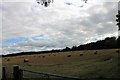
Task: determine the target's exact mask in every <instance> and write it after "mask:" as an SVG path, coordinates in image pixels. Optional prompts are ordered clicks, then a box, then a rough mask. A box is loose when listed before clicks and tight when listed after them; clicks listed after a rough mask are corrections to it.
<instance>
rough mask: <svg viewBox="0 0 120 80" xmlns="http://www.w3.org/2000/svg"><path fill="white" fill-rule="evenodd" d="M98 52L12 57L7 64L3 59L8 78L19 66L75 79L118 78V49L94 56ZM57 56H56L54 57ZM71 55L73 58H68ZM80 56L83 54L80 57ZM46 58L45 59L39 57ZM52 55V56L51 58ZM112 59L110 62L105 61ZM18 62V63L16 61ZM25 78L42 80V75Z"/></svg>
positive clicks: (101, 51)
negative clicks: (17, 65)
mask: <svg viewBox="0 0 120 80" xmlns="http://www.w3.org/2000/svg"><path fill="white" fill-rule="evenodd" d="M95 51H96V50H88V51H72V52H61V53H53V54H36V55H35V54H34V55H27V56H17V57H11V58H10V59H11V61H10V62H7V61H5V60H6V59H3V61H4V62H3V65H4V66H6V67H7V73H8V75H7V76H8V77H11V76H12V75H10V72H12V67H13V65H15V64H19V65H20V67H21V68H23V69H28V70H33V71H43V72H49V73H55V74H61V75H67V76H74V77H85V78H95V77H108V78H117V77H119V76H120V75H118V74H119V72H118V53H116V49H111V50H97V51H98V54H96V55H95V54H94V52H95ZM54 54H56V56H54ZM68 54H70V55H71V57H67V55H68ZM79 54H83V56H80V55H79ZM43 55H44V56H45V58H42V57H39V56H43ZM49 55H50V56H49ZM108 57H111V59H110V60H107V61H104V60H105V59H106V58H108ZM24 58H28V59H29V60H30V62H29V63H24V62H23V59H24ZM15 60H16V61H15ZM24 77H29V78H40V77H41V76H40V75H37V74H32V73H28V72H24Z"/></svg>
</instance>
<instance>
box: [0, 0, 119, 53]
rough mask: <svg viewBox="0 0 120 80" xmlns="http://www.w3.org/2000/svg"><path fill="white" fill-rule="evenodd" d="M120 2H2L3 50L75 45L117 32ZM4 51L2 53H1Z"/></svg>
mask: <svg viewBox="0 0 120 80" xmlns="http://www.w3.org/2000/svg"><path fill="white" fill-rule="evenodd" d="M117 10H118V3H117V2H96V1H95V0H93V1H92V0H91V1H88V3H87V4H85V3H84V2H81V0H54V2H53V3H52V4H50V5H49V7H44V6H41V5H38V4H37V3H36V0H31V2H28V1H27V2H14V1H13V2H7V1H6V2H0V19H1V21H0V25H2V27H0V30H1V31H0V33H2V37H1V38H0V46H2V47H1V48H0V51H1V50H2V52H1V53H2V54H10V53H14V52H21V51H41V50H50V49H59V48H65V47H66V46H68V47H72V46H74V45H80V44H85V43H89V42H91V41H97V40H101V39H104V38H105V37H110V36H117V33H118V32H117V29H118V28H117V26H116V21H115V20H116V17H115V15H116V14H117ZM1 53H0V54H1Z"/></svg>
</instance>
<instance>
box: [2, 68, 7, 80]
mask: <svg viewBox="0 0 120 80" xmlns="http://www.w3.org/2000/svg"><path fill="white" fill-rule="evenodd" d="M2 80H6V71H5V67H2Z"/></svg>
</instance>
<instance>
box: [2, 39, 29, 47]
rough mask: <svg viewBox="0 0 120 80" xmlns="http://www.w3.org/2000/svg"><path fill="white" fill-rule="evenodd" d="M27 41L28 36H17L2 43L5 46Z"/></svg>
mask: <svg viewBox="0 0 120 80" xmlns="http://www.w3.org/2000/svg"><path fill="white" fill-rule="evenodd" d="M27 41H28V38H25V37H16V38H10V39H7V40H5V41H3V42H2V43H0V44H2V45H3V46H4V45H11V44H18V43H25V42H27Z"/></svg>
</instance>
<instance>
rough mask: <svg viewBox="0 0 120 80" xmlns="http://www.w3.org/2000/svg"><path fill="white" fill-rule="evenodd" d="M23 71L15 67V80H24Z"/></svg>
mask: <svg viewBox="0 0 120 80" xmlns="http://www.w3.org/2000/svg"><path fill="white" fill-rule="evenodd" d="M21 74H22V71H21V70H20V69H19V66H17V65H14V66H13V79H14V80H22V78H21V77H22V75H21Z"/></svg>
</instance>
